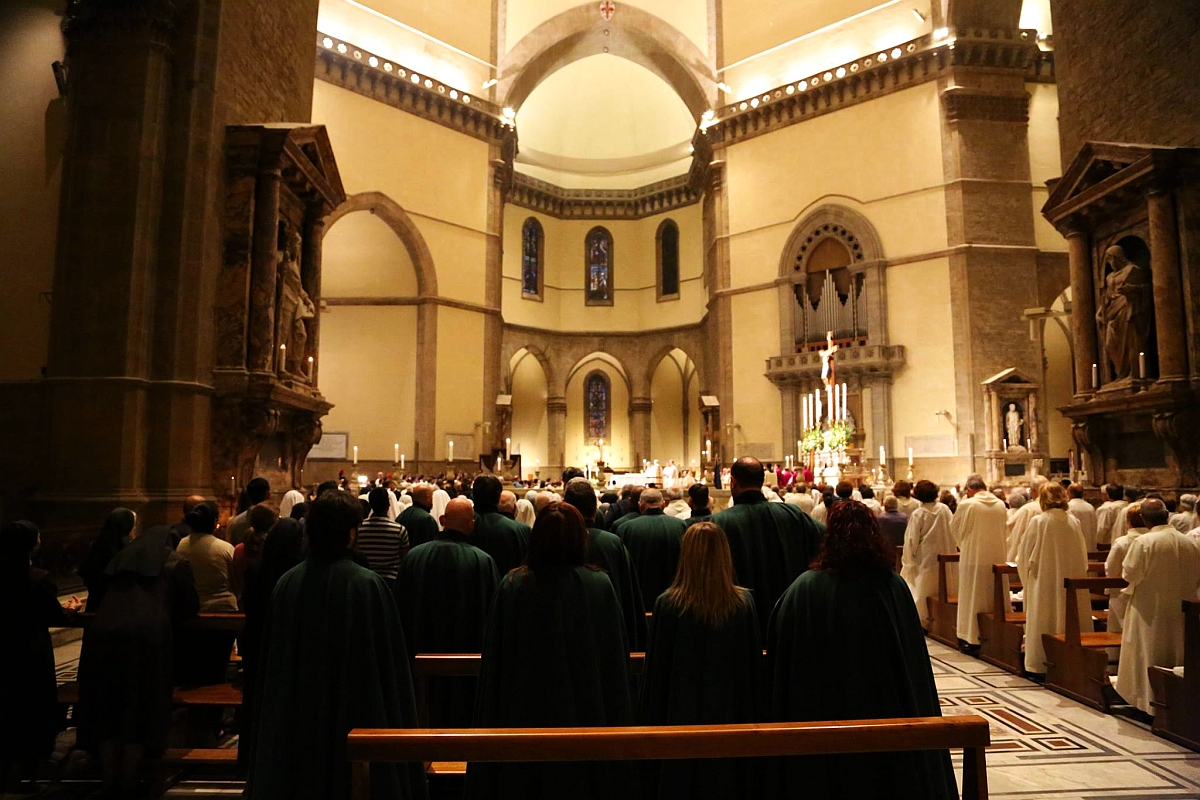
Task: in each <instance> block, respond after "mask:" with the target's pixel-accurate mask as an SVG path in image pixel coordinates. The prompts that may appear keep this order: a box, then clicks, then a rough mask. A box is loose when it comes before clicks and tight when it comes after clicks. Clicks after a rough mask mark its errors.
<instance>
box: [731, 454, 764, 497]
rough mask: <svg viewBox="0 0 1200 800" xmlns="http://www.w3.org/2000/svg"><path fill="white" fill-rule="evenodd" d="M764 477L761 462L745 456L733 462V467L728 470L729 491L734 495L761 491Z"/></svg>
mask: <svg viewBox="0 0 1200 800" xmlns="http://www.w3.org/2000/svg"><path fill="white" fill-rule="evenodd" d="M765 477H766V473H765V472H764V470H763V465H762V462H761V461H759V460H758V459H757V458H752V457H750V456H745V457H743V458H739V459H738V460H737V461H735V462H733V467H732V468H731V469H730V470H729V481H730V484H729V489H730V491H731V492H733V493H734V494H735V495H737V494H740V493H741V492H748V491H751V490H754V489H757V490H759V491H762V485H763V479H764V478H765Z"/></svg>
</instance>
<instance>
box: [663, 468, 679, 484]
mask: <svg viewBox="0 0 1200 800" xmlns="http://www.w3.org/2000/svg"><path fill="white" fill-rule="evenodd" d="M662 479H663V488H664V489H674V488H675V483H676V481H678V480H679V467H677V466H675V462H674V461H668V462H667V465H666V466H665V467H663V468H662Z"/></svg>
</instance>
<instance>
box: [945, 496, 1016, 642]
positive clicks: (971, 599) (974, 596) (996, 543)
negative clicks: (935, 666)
mask: <svg viewBox="0 0 1200 800" xmlns="http://www.w3.org/2000/svg"><path fill="white" fill-rule="evenodd" d="M966 486H967V489H966V492H967V496H966V497H965V498H964V499H963V500H962V502H960V503H959V504H958V511H957V512H956V513H955V514H954V517H953V522H952V523H951V525H950V531H951V533H953V534H954V541H955V542H956V543H957V544H958V550H959V552H960V553H961V557H960V558H959V562H958V638H959V639H962V640H963V641H965V642H966V643H967V644H972V645H975V644H979V615H980V614H981V613H987V612H989V611H991V610H992V598H993V591H992V589H993V587H994V585H995V584H994V578H993V575H992V566H993V565H994V564H1001V563H1003V562H1004V557H1005V551H1006V547H1005V536H1006V534H1007V531H1008V528H1007V522H1008V511H1007V509H1006V508H1005V506H1004V503H1003V502H1002V501H1001V500H1000V498H998V497H996V496H995V495H994V494H992V493H991V492H989V491H988V490H987V483H985V482H984V480H983V477H982V476H980V475H971V476H970V477H968V478H967V484H966ZM1004 610H1005V611H1007V609H1004Z"/></svg>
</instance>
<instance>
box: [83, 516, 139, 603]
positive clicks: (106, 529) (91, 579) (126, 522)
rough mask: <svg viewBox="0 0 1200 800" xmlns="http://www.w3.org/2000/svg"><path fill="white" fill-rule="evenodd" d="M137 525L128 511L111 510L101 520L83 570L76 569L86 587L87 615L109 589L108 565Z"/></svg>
mask: <svg viewBox="0 0 1200 800" xmlns="http://www.w3.org/2000/svg"><path fill="white" fill-rule="evenodd" d="M135 525H137V514H135V513H133V512H132V511H130V510H129V509H128V508H114V509H113V510H112V513H110V514H109V515H108V519H106V520H104V526H103V527H102V528H101V529H100V534H99V535H98V536H96V539H95V541H93V542H92V546H91V549H90V550H88V554H87V558H85V559H84V561H83V566H81V567H80V568H79V577H80V578H82V579H83V585H84V586H86V587H87V590H88V597H87V611H88V612H91V613H94V612H95V611H96V609H98V608H100V603H101V602H103V600H104V590H105V589H107V588H108V575H107V573H106V572H105V570H107V569H108V562H110V561H112V560H113V557H114V556H115V555H116V554H117V553H119V552H121V548H122V547H124V546H125V545H126V544H127V543H128V542H129V539H130V537H131V535H132V534H133V528H134V526H135Z"/></svg>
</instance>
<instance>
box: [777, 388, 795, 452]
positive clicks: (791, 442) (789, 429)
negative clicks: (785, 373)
mask: <svg viewBox="0 0 1200 800" xmlns="http://www.w3.org/2000/svg"><path fill="white" fill-rule="evenodd" d="M779 395H780V400H781V401H782V402H781V403H780V406H781V407H782V409H783V427H782V429H783V450H782V452H781V453H780V456H779V460H780V461H782V460H783V457H784V456H787V455H791V454H793V453H795V455H796V457H797V458H799V456H800V454H799V453H796V450H795V448H796V441H797V440H798V439H799V438H800V387H799V386H797V385H795V384H789V385H787V386H780V387H779Z"/></svg>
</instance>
